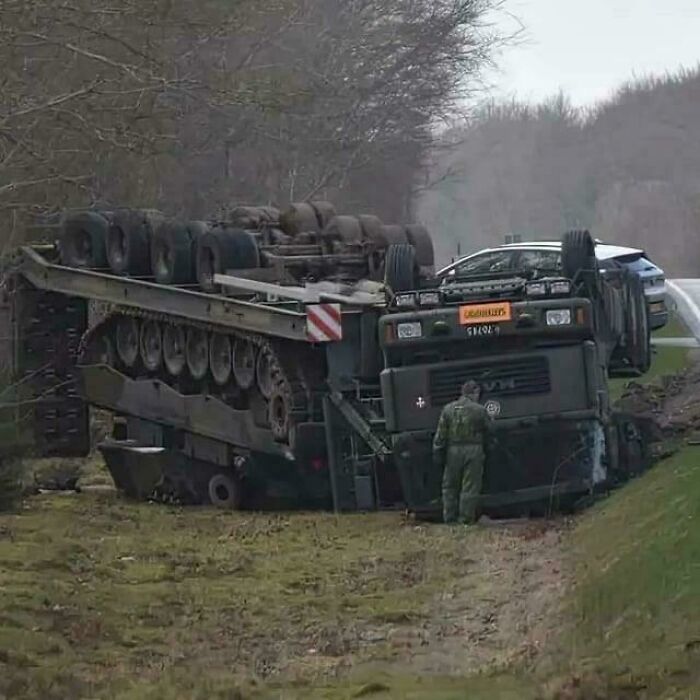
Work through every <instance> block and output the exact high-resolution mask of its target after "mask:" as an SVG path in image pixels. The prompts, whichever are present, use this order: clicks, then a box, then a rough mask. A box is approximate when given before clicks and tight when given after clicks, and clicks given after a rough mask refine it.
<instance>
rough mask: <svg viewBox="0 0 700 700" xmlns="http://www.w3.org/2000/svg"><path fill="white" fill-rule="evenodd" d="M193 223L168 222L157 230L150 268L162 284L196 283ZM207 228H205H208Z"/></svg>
mask: <svg viewBox="0 0 700 700" xmlns="http://www.w3.org/2000/svg"><path fill="white" fill-rule="evenodd" d="M193 224H194V222H193V223H192V224H187V223H182V222H180V221H173V220H168V221H164V222H163V223H161V224H160V226H158V227H156V230H155V231H154V232H153V236H152V238H151V268H152V272H153V276H154V277H155V278H156V282H159V283H160V284H191V283H192V282H194V280H195V269H194V241H195V240H196V238H197V236H196V234H195V231H196V230H197V229H196V228H195V227H194V225H193ZM205 226H206V225H205Z"/></svg>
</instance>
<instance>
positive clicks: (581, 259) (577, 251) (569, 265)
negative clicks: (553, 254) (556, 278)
mask: <svg viewBox="0 0 700 700" xmlns="http://www.w3.org/2000/svg"><path fill="white" fill-rule="evenodd" d="M561 265H562V273H563V274H564V277H568V278H569V279H571V280H575V279H577V278H579V277H580V274H581V273H582V272H596V271H597V270H598V264H597V261H596V256H595V242H594V241H593V238H591V234H590V233H589V232H588V231H568V232H567V233H565V234H564V238H563V239H562V246H561Z"/></svg>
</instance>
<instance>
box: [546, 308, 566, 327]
mask: <svg viewBox="0 0 700 700" xmlns="http://www.w3.org/2000/svg"><path fill="white" fill-rule="evenodd" d="M547 325H548V326H570V325H571V309H550V310H549V311H547Z"/></svg>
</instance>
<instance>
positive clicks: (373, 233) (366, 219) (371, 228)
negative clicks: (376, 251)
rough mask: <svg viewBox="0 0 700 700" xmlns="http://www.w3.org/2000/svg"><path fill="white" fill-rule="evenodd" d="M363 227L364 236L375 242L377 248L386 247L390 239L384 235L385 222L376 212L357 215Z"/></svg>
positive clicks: (367, 239)
mask: <svg viewBox="0 0 700 700" xmlns="http://www.w3.org/2000/svg"><path fill="white" fill-rule="evenodd" d="M357 219H358V221H359V222H360V226H361V228H362V237H363V238H364V239H365V240H366V241H369V242H370V243H373V244H374V245H375V246H376V247H377V248H386V247H387V246H388V245H389V241H388V240H387V238H386V236H385V235H384V224H382V220H381V219H380V218H379V217H378V216H374V214H360V216H358V217H357Z"/></svg>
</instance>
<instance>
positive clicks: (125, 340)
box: [116, 316, 140, 367]
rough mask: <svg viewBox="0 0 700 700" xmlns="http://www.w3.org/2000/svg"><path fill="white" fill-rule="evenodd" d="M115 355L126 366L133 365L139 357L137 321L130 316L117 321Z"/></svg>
mask: <svg viewBox="0 0 700 700" xmlns="http://www.w3.org/2000/svg"><path fill="white" fill-rule="evenodd" d="M116 336H117V357H119V359H120V361H121V362H122V363H123V364H124V365H125V366H126V367H134V366H135V365H136V361H137V360H138V359H139V340H140V333H139V322H138V321H137V320H136V319H135V318H132V317H131V316H122V317H121V318H120V319H119V321H117V330H116Z"/></svg>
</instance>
